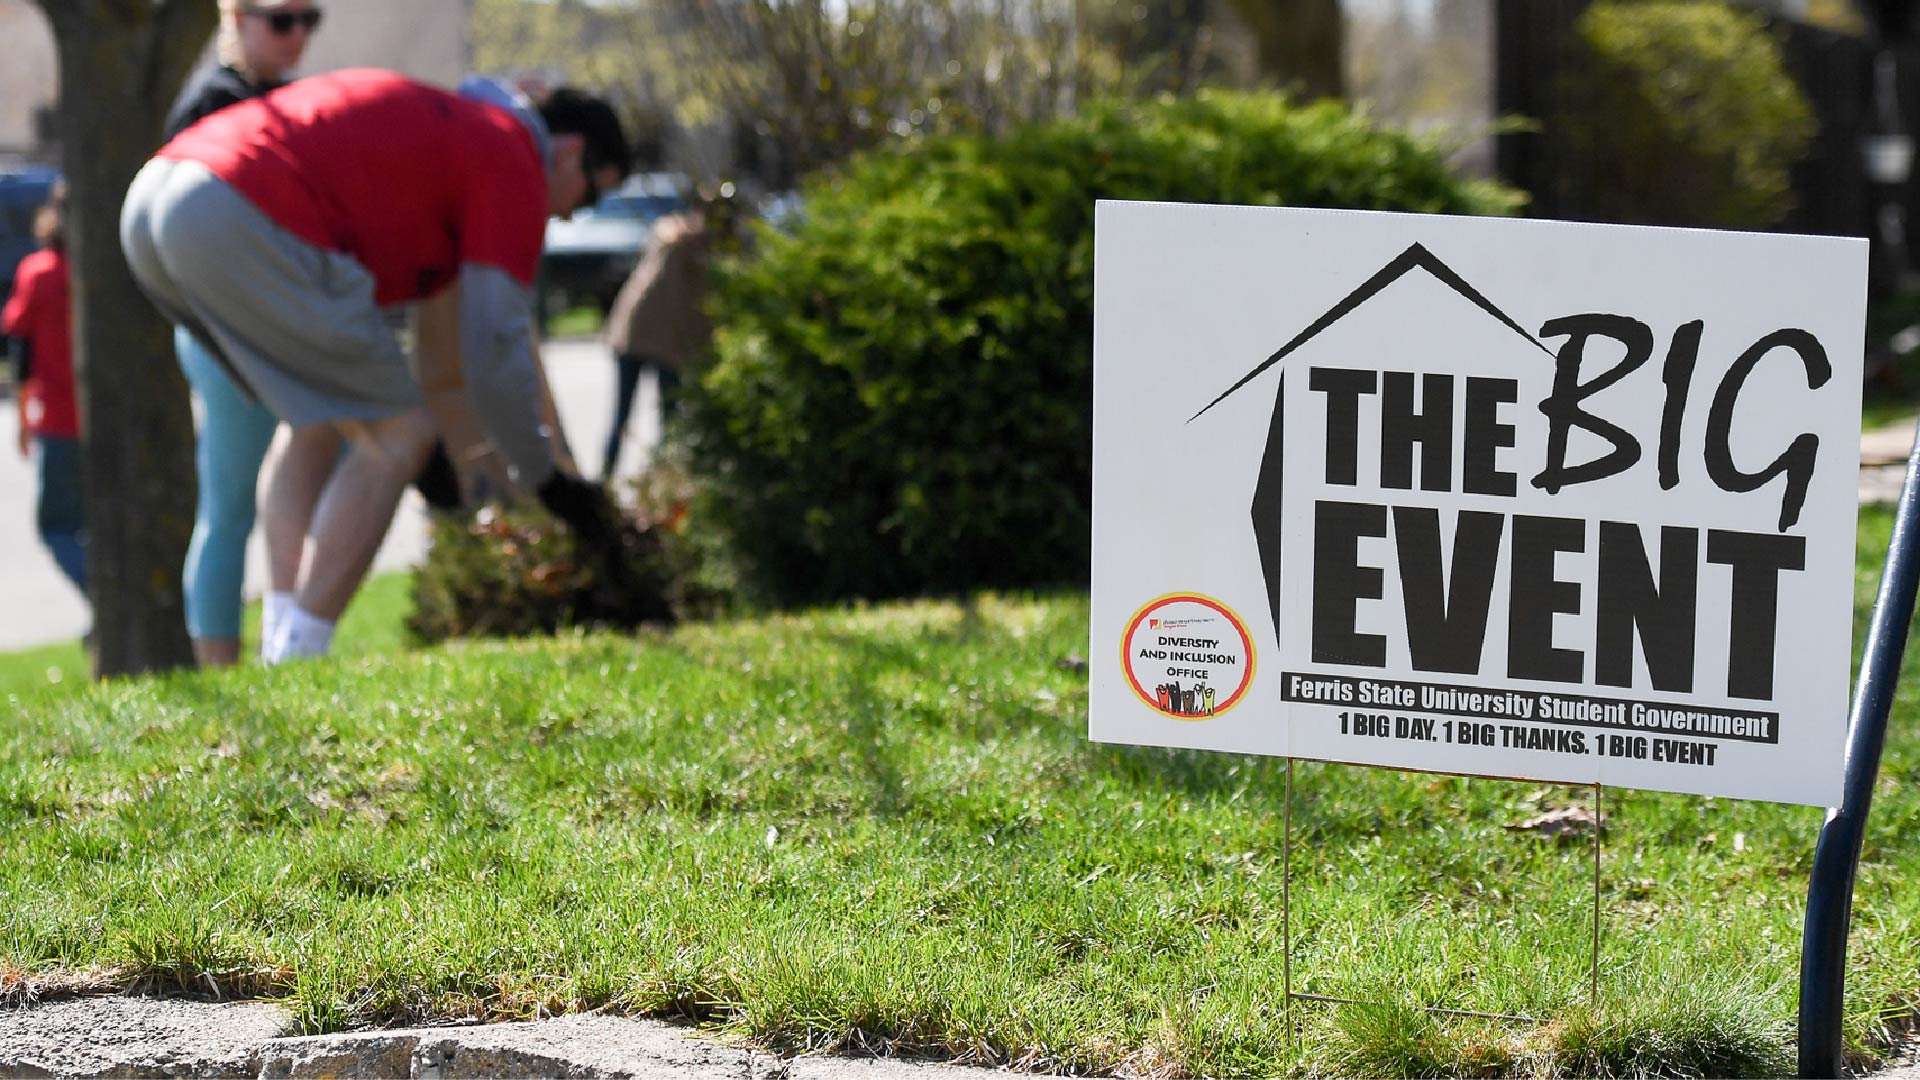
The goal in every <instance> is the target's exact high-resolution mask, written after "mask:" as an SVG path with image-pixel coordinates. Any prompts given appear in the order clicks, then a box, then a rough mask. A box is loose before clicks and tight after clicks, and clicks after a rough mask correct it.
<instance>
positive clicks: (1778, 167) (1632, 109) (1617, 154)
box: [1549, 0, 1815, 228]
mask: <svg viewBox="0 0 1920 1080" xmlns="http://www.w3.org/2000/svg"><path fill="white" fill-rule="evenodd" d="M1567 59H1568V66H1567V69H1566V73H1565V75H1564V76H1563V77H1562V79H1561V82H1560V86H1559V87H1558V104H1557V106H1556V108H1555V110H1554V114H1553V116H1552V117H1551V118H1550V120H1549V133H1550V134H1551V135H1552V136H1553V137H1555V138H1557V139H1560V140H1563V145H1564V146H1565V147H1566V149H1567V161H1566V162H1565V169H1564V175H1565V177H1566V182H1567V183H1568V184H1569V185H1570V190H1571V192H1572V195H1573V202H1574V205H1576V206H1577V207H1579V208H1580V209H1581V210H1582V211H1583V212H1584V213H1585V215H1586V216H1591V217H1595V218H1600V219H1602V220H1609V221H1628V222H1640V223H1645V224H1657V225H1695V226H1712V227H1717V228H1759V227H1764V226H1767V225H1771V224H1773V223H1774V222H1776V221H1778V220H1780V218H1781V217H1782V216H1783V215H1784V214H1785V213H1786V212H1787V211H1788V210H1789V209H1791V208H1792V191H1791V187H1790V177H1789V170H1790V169H1791V168H1792V166H1793V163H1794V162H1795V161H1798V160H1799V159H1800V157H1801V156H1802V155H1804V154H1805V153H1806V150H1807V145H1808V142H1809V141H1810V140H1811V139H1812V137H1813V133H1814V126H1815V125H1814V120H1813V113H1812V110H1811V109H1810V108H1809V107H1808V105H1807V102H1806V99H1805V98H1804V97H1802V96H1801V94H1800V90H1799V88H1798V87H1796V86H1795V85H1794V83H1793V80H1792V79H1791V78H1790V77H1789V76H1788V75H1787V72H1786V68H1785V66H1784V65H1783V63H1782V61H1781V57H1780V50H1779V47H1778V46H1777V45H1775V43H1774V41H1773V39H1772V38H1771V37H1769V36H1768V34H1767V30H1766V26H1765V24H1764V23H1763V22H1762V21H1761V19H1760V17H1759V16H1757V15H1753V14H1748V13H1743V12H1739V11H1735V10H1734V9H1733V8H1731V7H1729V6H1727V5H1726V4H1723V3H1718V2H1683V0H1647V2H1630V0H1600V2H1598V3H1595V4H1594V5H1593V6H1592V7H1590V8H1588V9H1587V10H1586V11H1585V12H1584V13H1583V14H1582V15H1581V16H1580V19H1579V21H1578V22H1577V23H1576V24H1575V27H1574V40H1573V42H1572V45H1571V49H1570V54H1569V56H1568V58H1567Z"/></svg>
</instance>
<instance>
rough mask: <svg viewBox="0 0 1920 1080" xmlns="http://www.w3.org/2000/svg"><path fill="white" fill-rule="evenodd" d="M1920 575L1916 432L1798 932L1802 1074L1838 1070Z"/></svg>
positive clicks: (1836, 1072) (1919, 447) (1838, 1072)
mask: <svg viewBox="0 0 1920 1080" xmlns="http://www.w3.org/2000/svg"><path fill="white" fill-rule="evenodd" d="M1916 582H1920V439H1917V440H1916V441H1915V443H1914V448H1913V451H1912V452H1911V453H1910V454H1909V455H1908V456H1907V478H1906V482H1905V483H1904V484H1903V485H1902V486H1901V488H1900V505H1899V509H1897V510H1895V511H1894V518H1893V539H1892V540H1891V541H1890V542H1889V543H1888V544H1887V563H1886V568H1885V569H1884V570H1882V571H1881V574H1880V595H1879V597H1878V598H1877V599H1876V600H1875V601H1874V605H1873V621H1872V623H1871V624H1870V625H1869V626H1868V628H1867V641H1866V648H1865V650H1864V651H1863V652H1862V654H1861V657H1860V682H1859V684H1858V685H1857V686H1856V687H1855V689H1854V697H1853V715H1852V716H1851V717H1850V718H1849V720H1848V724H1847V764H1846V780H1845V788H1844V789H1843V793H1842V796H1841V803H1840V806H1839V807H1838V808H1837V809H1834V810H1830V811H1828V813H1827V820H1826V824H1824V825H1822V826H1821V828H1820V841H1819V843H1818V844H1817V845H1816V846H1815V848H1814V852H1813V875H1812V880H1811V881H1810V882H1809V883H1808V886H1807V921H1806V927H1805V931H1804V933H1803V934H1802V936H1801V939H1800V1075H1801V1076H1803V1077H1822V1076H1840V1075H1842V1073H1841V1065H1842V1060H1841V1059H1842V1053H1843V1051H1844V1049H1845V1048H1844V1045H1843V1040H1842V1039H1841V1035H1840V1025H1841V1020H1842V1018H1843V1016H1844V1013H1845V996H1846V995H1845V989H1846V962H1847V929H1848V925H1849V923H1850V922H1851V920H1852V909H1853V877H1854V871H1855V870H1856V869H1857V868H1858V866H1859V864H1860V848H1861V844H1862V842H1863V841H1864V840H1865V837H1866V827H1867V811H1868V810H1870V809H1871V808H1872V805H1873V783H1874V779H1875V777H1877V776H1878V775H1879V774H1880V751H1881V749H1882V747H1884V746H1885V744H1886V741H1887V713H1888V711H1889V710H1891V709H1892V707H1893V693H1894V689H1895V686H1896V684H1897V683H1898V682H1899V679H1900V660H1901V657H1902V656H1903V655H1904V654H1905V653H1906V649H1907V628H1908V627H1909V625H1910V624H1911V623H1912V621H1913V600H1914V587H1915V585H1916Z"/></svg>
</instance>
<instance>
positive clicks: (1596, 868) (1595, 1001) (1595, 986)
mask: <svg viewBox="0 0 1920 1080" xmlns="http://www.w3.org/2000/svg"><path fill="white" fill-rule="evenodd" d="M1587 1004H1588V1005H1590V1006H1592V1007H1593V1009H1594V1010H1595V1011H1596V1012H1597V1011H1599V1008H1600V782H1599V781H1598V780H1596V781H1594V783H1593V971H1592V974H1591V976H1590V979H1589V982H1588V985H1587Z"/></svg>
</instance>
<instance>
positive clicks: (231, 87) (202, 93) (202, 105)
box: [166, 64, 286, 142]
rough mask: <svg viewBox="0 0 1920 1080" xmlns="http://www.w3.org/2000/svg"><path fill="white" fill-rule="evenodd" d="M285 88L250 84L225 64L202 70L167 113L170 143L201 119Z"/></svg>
mask: <svg viewBox="0 0 1920 1080" xmlns="http://www.w3.org/2000/svg"><path fill="white" fill-rule="evenodd" d="M285 85H286V84H285V83H277V82H269V83H253V82H248V81H247V77H246V76H245V75H242V74H240V73H239V72H238V71H236V70H234V69H233V68H231V67H228V66H227V65H225V64H220V65H217V66H215V67H208V68H201V69H200V70H199V71H197V72H195V73H194V76H193V78H191V79H188V80H187V85H186V86H185V87H184V88H182V89H181V91H180V96H179V97H178V98H175V99H174V102H173V108H172V109H171V110H169V111H168V113H167V127H166V139H167V141H169V142H171V141H172V140H173V137H174V136H175V135H178V134H180V133H181V132H183V131H185V130H187V129H188V128H190V127H192V126H193V125H194V124H196V123H198V122H199V121H200V118H201V117H204V116H209V115H211V114H213V113H217V112H219V111H220V110H221V109H224V108H226V107H227V106H229V105H232V104H234V103H235V102H240V101H245V100H247V99H248V98H250V97H259V96H260V95H261V94H264V93H266V92H267V91H269V90H275V89H278V88H280V87H282V86H285Z"/></svg>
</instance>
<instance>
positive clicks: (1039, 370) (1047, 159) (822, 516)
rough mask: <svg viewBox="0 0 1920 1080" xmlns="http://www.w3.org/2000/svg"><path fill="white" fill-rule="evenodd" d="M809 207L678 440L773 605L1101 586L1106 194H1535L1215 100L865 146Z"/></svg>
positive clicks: (726, 301) (1420, 202) (738, 300)
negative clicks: (1095, 545)
mask: <svg viewBox="0 0 1920 1080" xmlns="http://www.w3.org/2000/svg"><path fill="white" fill-rule="evenodd" d="M803 195H804V206H805V211H804V215H803V217H802V219H801V220H800V222H799V223H798V225H797V226H796V227H795V228H794V230H793V231H792V232H791V233H788V234H784V235H779V234H773V233H767V234H765V235H763V236H762V237H761V242H760V253H759V255H758V256H757V257H756V258H753V259H751V260H747V261H740V262H736V263H733V264H731V265H730V266H726V267H723V269H722V273H721V275H720V280H719V284H718V289H717V300H716V313H717V315H718V320H717V321H718V324H719V326H720V330H719V333H718V337H717V341H716V355H715V357H714V359H713V362H712V365H711V367H710V368H709V369H708V370H707V371H706V372H705V373H704V375H703V377H702V378H701V379H700V380H699V385H698V386H697V387H695V388H694V389H693V391H692V393H691V394H690V397H691V399H692V400H691V402H690V408H689V415H688V416H687V418H686V421H687V422H686V423H685V424H684V425H683V426H682V427H681V428H680V429H679V431H678V436H679V437H682V438H684V439H685V440H686V447H685V449H686V451H687V460H689V461H690V462H691V463H692V466H693V467H694V468H695V469H696V470H697V471H698V473H699V478H700V480H701V485H700V486H701V491H702V492H703V497H702V500H701V502H700V503H699V504H698V509H697V511H696V520H697V521H698V522H699V524H700V526H701V527H703V528H704V527H717V528H721V529H724V530H725V532H726V534H727V535H728V537H729V538H730V541H731V544H732V545H733V546H734V549H735V551H736V552H737V554H738V555H739V556H740V557H741V558H742V560H743V562H744V564H745V565H746V566H747V567H748V568H749V569H748V572H749V574H750V575H751V576H750V580H749V581H748V582H747V584H749V585H751V586H755V587H757V588H756V591H757V592H758V593H759V595H760V596H762V597H763V598H765V599H768V600H772V601H776V602H797V601H812V600H823V599H830V598H842V597H855V596H860V597H879V596H892V595H904V594H919V593H926V592H947V591H956V590H964V589H970V588H977V587H985V586H991V587H999V588H1021V587H1028V586H1035V585H1042V584H1053V583H1065V582H1084V581H1085V580H1086V576H1087V572H1088V541H1089V528H1090V526H1089V505H1088V504H1089V492H1090V457H1091V452H1092V434H1091V422H1092V421H1091V413H1092V404H1091V403H1092V374H1091V367H1092V355H1091V354H1092V340H1091V339H1092V323H1093V209H1094V201H1095V200H1096V199H1161V200H1177V201H1185V202H1206V203H1243V204H1257V205H1270V206H1271V205H1291V206H1321V207H1346V208H1363V209H1381V210H1411V211H1429V212H1437V213H1470V214H1479V213H1503V212H1510V211H1511V210H1513V209H1514V208H1515V207H1516V206H1517V204H1518V197H1517V196H1516V195H1514V194H1513V193H1512V192H1509V191H1507V190H1504V189H1501V188H1499V187H1497V186H1494V185H1491V184H1486V183H1468V182H1463V181H1461V180H1459V179H1457V178H1455V177H1454V176H1453V175H1452V174H1451V173H1450V172H1449V171H1448V168H1447V166H1446V163H1445V161H1444V158H1443V155H1442V153H1441V151H1440V150H1439V149H1437V148H1436V147H1434V146H1432V145H1429V144H1426V143H1422V142H1419V141H1416V140H1414V139H1412V138H1409V137H1407V136H1405V135H1402V134H1398V133H1394V132H1389V131H1383V130H1379V129H1377V128H1375V127H1373V126H1372V125H1370V124H1369V123H1367V122H1366V121H1365V120H1363V119H1361V118H1359V117H1356V116H1354V115H1352V114H1351V113H1349V112H1347V111H1346V110H1344V109H1342V108H1340V107H1338V106H1335V105H1330V104H1321V105H1314V106H1306V107H1301V106H1295V105H1292V104H1290V103H1288V102H1286V101H1285V100H1283V99H1281V98H1279V97H1276V96H1271V95H1239V94H1212V93H1210V94H1203V95H1200V96H1198V97H1195V98H1190V99H1183V100H1161V101H1156V102H1151V103H1136V104H1109V105H1103V106H1100V107H1096V108H1093V109H1091V110H1089V111H1088V112H1086V113H1085V114H1083V115H1082V116H1079V117H1076V118H1074V119H1070V120H1063V121H1058V122H1054V123H1049V124H1045V125H1040V126H1036V127H1032V128H1028V129H1026V130H1023V131H1019V132H1017V133H1015V134H1014V135H1012V136H1010V137H1008V138H1005V139H1001V140H990V139H986V138H983V137H974V136H948V137H941V138H933V139H928V140H925V141H923V142H918V143H915V144H912V145H910V146H908V147H906V148H904V149H900V150H892V151H881V152H873V153H869V154H866V155H864V156H861V157H858V158H855V159H854V160H852V161H851V162H849V163H848V164H847V165H846V166H845V168H844V169H842V170H841V171H839V172H837V173H835V174H832V175H830V176H826V177H822V178H819V179H816V180H815V181H814V182H812V183H811V184H809V185H808V186H806V187H805V189H804V191H803Z"/></svg>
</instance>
